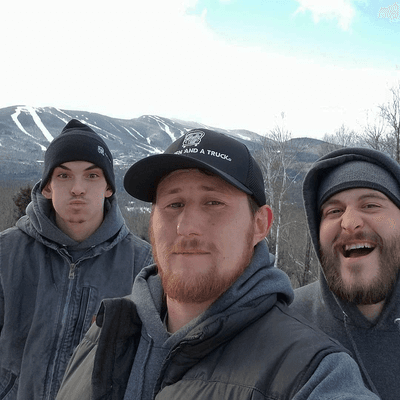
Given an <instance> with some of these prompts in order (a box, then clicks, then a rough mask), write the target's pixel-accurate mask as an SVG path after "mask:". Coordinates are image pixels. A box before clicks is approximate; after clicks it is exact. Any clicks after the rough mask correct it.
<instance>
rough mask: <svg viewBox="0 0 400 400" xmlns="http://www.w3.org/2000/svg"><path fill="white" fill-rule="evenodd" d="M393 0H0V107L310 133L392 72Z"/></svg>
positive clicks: (396, 15) (323, 129)
mask: <svg viewBox="0 0 400 400" xmlns="http://www.w3.org/2000/svg"><path fill="white" fill-rule="evenodd" d="M398 4H400V1H399V3H395V2H394V1H393V0H375V1H370V0H330V1H328V0H183V1H182V0H180V1H178V0H140V1H139V0H113V1H112V2H111V1H95V0H79V1H78V0H68V1H62V0H59V1H57V0H20V1H12V0H4V1H2V2H1V3H0V15H1V16H2V22H1V24H0V51H1V55H2V56H1V60H2V61H1V64H0V65H1V66H0V71H1V73H0V108H3V107H9V106H14V105H28V106H33V107H47V106H49V107H56V108H60V109H65V110H81V111H90V112H96V113H100V114H104V115H107V116H111V117H115V118H123V119H131V118H137V117H140V116H141V115H158V116H161V117H166V118H177V119H181V120H186V121H196V122H199V123H202V124H205V125H208V126H213V127H218V128H224V129H247V130H251V131H254V132H257V133H259V134H266V133H268V132H269V131H270V130H271V129H273V128H274V126H276V125H277V124H281V122H282V120H281V115H282V113H284V115H285V118H284V123H285V127H286V128H287V129H288V130H289V131H290V132H291V134H292V137H312V138H319V139H322V138H323V136H324V135H325V134H328V135H331V134H334V132H335V131H336V130H338V129H339V128H340V127H341V126H342V125H343V124H344V125H345V126H346V127H348V128H349V129H354V130H356V131H360V130H361V129H362V126H363V125H365V122H366V119H367V115H369V117H368V118H371V117H370V116H371V115H374V114H375V113H376V112H377V106H378V105H379V104H382V103H385V102H387V101H389V100H390V91H389V89H390V88H391V87H393V86H394V85H395V84H397V82H399V81H400V46H399V39H400V5H398Z"/></svg>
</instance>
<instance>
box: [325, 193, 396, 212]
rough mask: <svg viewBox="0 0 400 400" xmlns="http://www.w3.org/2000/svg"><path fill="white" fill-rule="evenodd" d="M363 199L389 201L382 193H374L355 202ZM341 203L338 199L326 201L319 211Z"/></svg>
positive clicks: (366, 194) (364, 195) (367, 194)
mask: <svg viewBox="0 0 400 400" xmlns="http://www.w3.org/2000/svg"><path fill="white" fill-rule="evenodd" d="M365 199H379V200H383V201H387V200H389V201H390V199H389V198H388V197H387V196H385V195H384V194H383V193H375V192H371V193H365V194H363V195H362V196H360V197H359V198H358V199H357V201H360V200H365ZM342 202H343V201H342V200H338V199H330V200H327V201H326V202H325V203H324V204H322V206H321V211H323V209H324V208H326V207H327V206H330V205H332V204H339V203H342Z"/></svg>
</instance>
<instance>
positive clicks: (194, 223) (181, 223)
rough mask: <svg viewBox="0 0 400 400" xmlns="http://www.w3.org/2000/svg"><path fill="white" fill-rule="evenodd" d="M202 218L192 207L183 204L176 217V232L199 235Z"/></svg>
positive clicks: (184, 234) (185, 234)
mask: <svg viewBox="0 0 400 400" xmlns="http://www.w3.org/2000/svg"><path fill="white" fill-rule="evenodd" d="M202 225H203V218H202V217H201V215H200V213H199V211H198V210H196V209H195V208H194V207H189V206H185V207H184V209H183V211H182V212H181V213H180V215H179V218H178V225H177V233H178V235H179V236H193V235H196V236H198V235H201V233H202Z"/></svg>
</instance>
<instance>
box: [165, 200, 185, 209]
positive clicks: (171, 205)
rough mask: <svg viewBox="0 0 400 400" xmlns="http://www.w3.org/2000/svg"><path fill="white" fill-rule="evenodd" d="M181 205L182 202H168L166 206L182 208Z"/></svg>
mask: <svg viewBox="0 0 400 400" xmlns="http://www.w3.org/2000/svg"><path fill="white" fill-rule="evenodd" d="M183 206H184V204H183V203H180V202H175V203H171V204H168V205H167V208H172V209H178V208H182V207H183Z"/></svg>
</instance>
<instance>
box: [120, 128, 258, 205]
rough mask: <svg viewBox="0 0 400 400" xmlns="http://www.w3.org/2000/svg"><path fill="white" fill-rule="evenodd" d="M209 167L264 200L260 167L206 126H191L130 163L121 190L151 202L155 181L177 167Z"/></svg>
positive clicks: (235, 142)
mask: <svg viewBox="0 0 400 400" xmlns="http://www.w3.org/2000/svg"><path fill="white" fill-rule="evenodd" d="M188 168H199V169H203V170H207V171H210V172H211V173H214V174H216V175H217V176H219V177H221V178H222V179H224V180H225V181H226V182H228V183H230V184H231V185H233V186H235V187H236V188H238V189H239V190H242V191H243V192H245V193H247V194H249V195H251V196H252V197H253V198H254V200H255V202H256V203H257V204H258V205H259V206H263V205H265V204H266V198H265V190H264V179H263V176H262V173H261V169H260V167H259V166H258V164H257V162H256V161H255V159H254V158H253V157H252V155H251V154H250V152H249V149H248V148H247V147H246V146H245V145H244V144H243V143H241V142H239V141H238V140H236V139H233V138H232V137H230V136H227V135H224V134H222V133H219V132H214V131H212V130H209V129H193V130H191V131H189V132H187V133H186V134H185V135H184V136H182V137H180V138H179V139H178V140H176V141H175V142H174V143H172V144H171V145H170V146H169V147H168V148H167V149H166V150H165V152H164V153H163V154H157V155H152V156H149V157H147V158H144V159H142V160H140V161H138V162H136V163H135V164H133V165H132V166H131V167H130V168H129V170H128V171H127V173H126V174H125V177H124V187H125V190H126V191H127V192H128V193H129V194H130V195H131V196H133V197H135V198H137V199H139V200H143V201H148V202H153V201H154V199H155V195H156V191H157V185H158V183H159V182H160V180H161V179H162V178H163V177H164V176H165V175H168V174H169V173H171V172H173V171H175V170H178V169H188Z"/></svg>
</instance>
